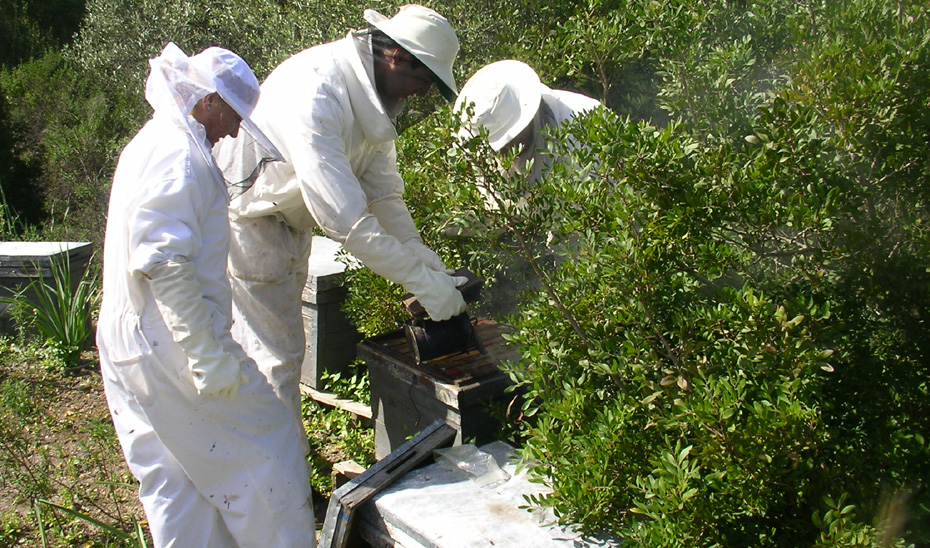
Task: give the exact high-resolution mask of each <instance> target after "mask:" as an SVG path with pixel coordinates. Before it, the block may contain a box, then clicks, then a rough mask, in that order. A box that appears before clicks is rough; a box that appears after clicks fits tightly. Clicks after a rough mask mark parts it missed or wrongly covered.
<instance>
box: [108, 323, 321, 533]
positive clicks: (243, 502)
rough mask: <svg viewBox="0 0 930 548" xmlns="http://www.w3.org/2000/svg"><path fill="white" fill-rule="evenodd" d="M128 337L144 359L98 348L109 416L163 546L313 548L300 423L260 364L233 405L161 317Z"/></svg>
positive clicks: (250, 372)
mask: <svg viewBox="0 0 930 548" xmlns="http://www.w3.org/2000/svg"><path fill="white" fill-rule="evenodd" d="M153 308H154V307H153ZM127 331H128V334H129V336H130V337H132V338H133V339H135V341H134V342H135V344H136V345H137V346H138V348H139V349H140V352H139V355H138V356H136V357H133V358H130V359H122V360H120V361H113V360H111V359H110V357H109V356H110V353H109V352H108V348H107V344H108V341H106V340H104V339H105V338H106V337H101V336H99V335H98V341H97V342H98V347H99V349H100V362H101V371H102V373H103V379H104V389H105V391H106V396H107V402H108V404H109V407H110V413H111V416H112V417H113V423H114V425H115V427H116V433H117V436H118V437H119V440H120V444H121V445H122V448H123V453H124V455H125V457H126V461H127V463H128V464H129V468H130V470H131V471H132V473H133V475H134V476H135V477H136V478H137V479H138V480H139V483H140V487H139V498H140V500H141V501H142V505H143V507H144V509H145V512H146V516H147V518H148V522H149V528H150V531H151V533H152V537H153V540H154V542H155V546H156V547H157V548H167V547H178V548H181V547H184V548H186V547H209V548H213V547H216V548H227V547H229V548H235V547H238V548H246V547H250V548H251V547H254V548H296V547H302V548H313V547H314V546H315V539H314V530H315V527H314V522H313V507H312V503H311V500H310V483H309V478H308V474H307V466H306V461H305V460H304V454H303V451H302V448H301V446H300V444H299V443H296V441H295V437H296V436H297V432H296V431H295V425H294V422H293V418H292V416H291V413H290V412H289V410H288V409H287V408H286V407H285V406H284V405H283V404H282V403H281V401H280V400H279V399H278V398H277V397H276V395H275V393H274V391H273V390H272V388H271V386H270V385H269V384H268V382H267V381H266V380H265V378H264V376H263V375H261V374H260V373H259V372H258V370H257V368H256V367H255V365H254V364H252V363H251V362H249V361H248V360H246V362H245V363H246V366H245V369H244V375H245V376H246V377H247V378H248V380H249V383H248V384H246V385H243V386H242V387H241V389H240V391H239V394H238V396H236V397H235V398H233V399H223V398H213V397H203V396H200V395H198V394H197V393H196V390H195V389H194V386H193V383H192V381H191V379H190V372H189V371H188V370H187V359H186V357H185V356H184V353H183V351H182V350H181V349H180V347H178V346H177V345H176V344H175V343H174V341H172V340H171V336H170V334H169V332H168V330H167V328H166V327H165V326H164V324H163V323H161V321H160V318H159V319H158V321H155V320H147V319H146V318H143V319H142V322H141V326H139V327H138V328H136V329H135V330H133V329H131V328H127ZM110 332H112V330H110ZM122 343H123V341H115V342H114V344H122ZM115 355H121V356H124V355H125V353H118V354H115Z"/></svg>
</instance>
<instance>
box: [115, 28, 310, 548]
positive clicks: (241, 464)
mask: <svg viewBox="0 0 930 548" xmlns="http://www.w3.org/2000/svg"><path fill="white" fill-rule="evenodd" d="M150 64H151V73H150V74H149V78H148V81H147V83H146V93H145V96H146V99H147V100H148V102H149V103H150V104H151V105H152V107H153V108H154V110H155V113H154V116H153V117H152V119H151V120H149V122H148V123H146V125H145V126H144V127H143V128H142V129H141V130H140V131H139V133H138V134H137V135H136V136H135V137H134V138H133V139H132V141H131V142H130V143H129V144H128V145H127V146H126V148H125V149H124V150H123V152H122V154H121V155H120V159H119V164H118V165H117V168H116V173H115V175H114V179H113V187H112V190H111V195H110V207H109V214H108V222H107V229H106V239H105V244H104V257H103V267H104V272H103V302H102V306H101V310H100V319H99V322H98V328H97V346H98V348H99V350H100V366H101V371H102V374H103V379H104V388H105V391H106V397H107V402H108V404H109V406H110V412H111V415H112V417H113V423H114V425H115V426H116V432H117V435H118V437H119V440H120V444H121V445H122V447H123V453H124V455H125V457H126V461H127V462H128V464H129V467H130V469H131V470H132V473H133V475H135V477H136V478H137V479H138V480H139V484H140V485H139V498H140V499H141V501H142V505H143V507H144V509H145V513H146V516H147V518H148V523H149V528H150V530H151V533H152V537H153V540H154V542H155V546H158V547H166V546H176V547H181V546H191V547H193V546H196V547H216V548H221V547H223V548H225V547H230V546H241V547H245V546H251V547H261V548H272V547H278V548H293V547H301V546H303V547H312V546H314V536H313V535H314V526H313V513H312V509H311V505H310V487H309V481H308V475H307V466H306V462H305V461H304V458H303V456H304V455H303V452H302V448H301V446H300V444H299V443H297V440H296V436H297V428H296V425H295V424H294V421H293V418H292V417H291V414H290V412H289V410H288V409H287V407H286V406H285V405H284V404H282V403H281V401H280V400H279V399H278V398H277V397H276V395H275V393H274V391H273V390H272V388H271V386H270V385H269V384H268V382H267V381H266V380H265V378H264V377H263V376H262V374H261V373H260V372H259V371H258V369H257V368H256V366H255V364H254V362H252V361H251V360H250V359H249V358H248V357H247V356H246V354H245V352H244V351H243V350H242V348H241V347H240V346H239V345H238V344H237V343H235V342H234V341H233V339H232V337H231V336H230V333H229V328H230V324H231V295H230V289H229V283H228V282H227V278H226V260H227V251H228V248H229V221H228V209H227V204H228V200H229V199H228V194H227V191H226V186H225V183H224V181H223V177H222V174H221V173H220V171H219V169H218V168H217V166H216V164H215V163H214V161H213V157H212V156H211V148H212V146H213V145H214V144H215V143H216V142H217V141H218V140H220V139H222V138H223V137H225V136H227V135H231V136H235V135H236V134H237V133H238V132H239V128H240V124H241V125H242V128H243V129H244V130H245V131H247V132H249V133H250V134H251V135H252V136H253V137H254V138H256V139H257V140H258V141H259V142H261V143H263V144H264V147H265V149H266V150H267V151H270V154H271V156H277V155H278V153H277V151H276V150H275V148H274V146H273V145H272V144H271V143H270V142H268V139H267V138H266V137H265V136H264V135H262V133H261V131H259V130H258V129H257V128H256V127H255V126H254V125H253V124H252V123H251V121H250V119H249V115H250V114H251V112H252V109H253V108H254V106H255V104H256V101H257V100H258V95H259V87H258V81H257V80H256V78H255V76H254V75H253V74H252V71H251V70H250V69H249V67H248V66H247V65H246V64H245V62H244V61H243V60H242V59H240V58H239V57H238V56H236V55H235V54H233V53H232V52H229V51H227V50H224V49H220V48H209V49H207V50H205V51H203V52H202V53H200V54H198V55H195V56H193V57H190V58H189V57H187V56H186V55H185V54H184V53H183V52H182V51H181V50H180V49H179V48H178V47H177V46H175V45H174V44H170V43H169V44H168V45H167V46H166V47H165V49H164V51H163V52H162V53H161V55H160V56H158V57H156V58H154V59H152V60H151V61H150Z"/></svg>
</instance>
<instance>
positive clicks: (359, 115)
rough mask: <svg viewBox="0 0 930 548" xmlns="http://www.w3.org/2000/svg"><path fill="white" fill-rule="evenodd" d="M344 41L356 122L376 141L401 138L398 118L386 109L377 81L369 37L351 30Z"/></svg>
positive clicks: (370, 138)
mask: <svg viewBox="0 0 930 548" xmlns="http://www.w3.org/2000/svg"><path fill="white" fill-rule="evenodd" d="M341 42H342V44H341V48H342V51H341V53H342V57H343V58H344V59H345V60H346V61H347V62H348V63H349V66H350V67H351V69H352V70H351V74H346V88H347V90H348V92H349V100H350V101H351V102H352V111H353V112H354V114H355V119H356V123H358V124H359V125H360V126H361V128H362V131H363V132H364V133H365V137H366V138H367V139H368V140H369V141H371V142H373V143H383V142H387V141H393V140H395V139H397V130H396V128H395V127H394V122H393V121H392V120H391V118H390V117H389V116H388V114H387V113H386V112H385V110H384V106H383V105H382V104H381V98H380V97H379V96H378V91H377V89H376V88H375V85H374V67H373V65H372V63H371V46H370V45H369V43H368V41H367V40H358V39H357V38H356V37H355V36H354V34H353V33H351V32H350V33H349V34H348V35H347V36H346V37H345V38H344V39H343V40H341ZM363 52H367V57H368V59H367V61H368V62H367V63H366V62H365V60H364V59H363V57H362V55H363Z"/></svg>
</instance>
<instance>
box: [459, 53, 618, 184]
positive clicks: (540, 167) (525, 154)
mask: <svg viewBox="0 0 930 548" xmlns="http://www.w3.org/2000/svg"><path fill="white" fill-rule="evenodd" d="M469 105H471V106H472V108H473V109H474V110H473V112H472V113H471V115H470V116H467V114H468V111H467V108H466V107H468V106H469ZM599 105H600V102H599V101H598V100H596V99H592V98H590V97H587V96H585V95H582V94H580V93H574V92H571V91H564V90H558V89H551V88H549V87H548V86H546V85H545V84H543V83H542V82H540V80H539V76H538V75H537V74H536V71H534V70H533V69H532V68H531V67H530V66H529V65H527V64H526V63H523V62H520V61H514V60H505V61H497V62H494V63H491V64H489V65H485V66H484V67H482V68H481V69H479V70H478V71H477V72H475V74H474V75H472V77H471V78H469V79H468V81H467V82H466V83H465V85H464V86H462V92H461V93H460V94H459V96H458V99H456V101H455V106H454V110H455V111H456V112H461V113H462V114H463V116H464V117H465V128H464V131H463V133H462V136H463V137H469V136H475V135H478V133H479V130H480V128H482V127H484V128H486V129H487V131H488V141H489V144H490V145H491V148H492V149H493V150H494V152H500V153H504V152H508V151H511V150H513V149H516V150H515V152H516V157H515V159H514V164H513V169H514V170H515V171H525V176H526V177H528V178H529V180H530V181H538V180H539V178H540V177H541V176H542V175H543V174H544V173H545V172H546V170H547V169H548V168H549V166H550V165H551V162H552V158H551V156H550V155H548V154H546V142H545V136H544V135H543V134H542V130H543V129H544V128H546V127H558V126H559V125H560V124H562V123H563V122H565V121H567V120H570V119H572V118H574V117H575V116H577V115H579V114H581V113H584V112H587V111H589V110H592V109H594V108H596V107H597V106H599ZM530 161H532V162H530ZM528 165H529V167H527V166H528Z"/></svg>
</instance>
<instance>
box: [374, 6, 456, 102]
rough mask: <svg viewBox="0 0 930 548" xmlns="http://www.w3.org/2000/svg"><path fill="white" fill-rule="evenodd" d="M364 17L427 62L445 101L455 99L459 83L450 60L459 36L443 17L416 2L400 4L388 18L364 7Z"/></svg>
mask: <svg viewBox="0 0 930 548" xmlns="http://www.w3.org/2000/svg"><path fill="white" fill-rule="evenodd" d="M364 17H365V20H366V21H368V22H369V23H371V25H372V26H374V27H375V28H376V29H378V30H380V31H381V32H383V33H384V34H386V35H387V36H388V38H390V39H391V40H394V41H395V42H397V45H399V46H400V47H402V48H404V49H405V50H407V51H408V52H410V54H412V55H413V56H414V57H416V58H417V59H419V60H420V62H421V63H423V64H424V65H426V67H427V68H428V69H430V70H431V71H432V72H433V74H434V75H435V76H436V79H437V80H436V85H437V87H438V88H439V91H440V92H441V93H442V96H443V97H445V98H446V100H448V101H454V100H455V96H456V94H457V93H458V87H457V86H456V85H455V78H454V77H453V76H452V64H453V63H454V62H455V56H456V54H458V51H459V39H458V37H456V36H455V31H454V30H452V25H450V24H449V22H448V21H447V20H446V18H445V17H443V16H442V15H439V14H438V13H436V12H435V11H433V10H431V9H429V8H425V7H423V6H418V5H416V4H408V5H406V6H403V7H402V8H400V11H398V12H397V15H395V16H394V17H391V18H390V19H388V18H387V17H385V16H383V15H381V14H380V13H378V12H377V11H375V10H372V9H367V10H365V14H364Z"/></svg>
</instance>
